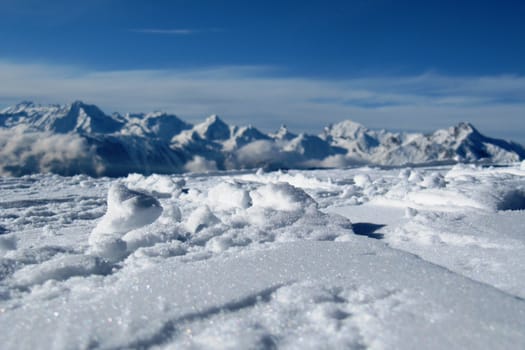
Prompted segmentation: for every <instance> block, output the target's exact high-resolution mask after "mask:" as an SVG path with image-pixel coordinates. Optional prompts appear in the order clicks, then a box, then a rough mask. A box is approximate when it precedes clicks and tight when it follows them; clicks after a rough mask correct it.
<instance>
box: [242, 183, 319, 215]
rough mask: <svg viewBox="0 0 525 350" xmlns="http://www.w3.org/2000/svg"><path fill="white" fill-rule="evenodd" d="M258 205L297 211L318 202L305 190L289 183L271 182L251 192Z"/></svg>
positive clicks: (255, 204) (254, 201)
mask: <svg viewBox="0 0 525 350" xmlns="http://www.w3.org/2000/svg"><path fill="white" fill-rule="evenodd" d="M250 195H251V197H252V200H253V205H254V206H256V207H261V208H267V209H273V210H279V211H296V210H300V209H303V208H305V207H306V206H310V205H314V206H316V205H317V203H316V202H315V201H314V200H313V199H312V197H310V196H309V195H308V194H306V192H304V191H303V190H301V189H299V188H297V187H294V186H292V185H290V184H288V183H277V184H273V183H269V184H267V185H264V186H261V187H259V188H258V189H256V190H254V191H252V192H251V193H250Z"/></svg>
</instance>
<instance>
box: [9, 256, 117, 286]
mask: <svg viewBox="0 0 525 350" xmlns="http://www.w3.org/2000/svg"><path fill="white" fill-rule="evenodd" d="M109 271H110V267H109V265H107V264H106V263H104V262H103V261H101V260H100V259H98V258H96V257H92V256H88V255H61V256H58V257H56V258H53V259H51V260H48V261H45V262H43V263H41V264H34V265H28V266H26V267H24V268H22V269H20V270H18V271H16V272H15V273H14V274H13V281H14V285H16V286H19V287H29V286H32V285H36V284H42V283H44V282H46V281H49V280H55V281H63V280H66V279H69V278H71V277H75V276H90V275H93V274H95V275H104V274H107V273H109Z"/></svg>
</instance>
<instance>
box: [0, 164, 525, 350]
mask: <svg viewBox="0 0 525 350" xmlns="http://www.w3.org/2000/svg"><path fill="white" fill-rule="evenodd" d="M524 186H525V168H524V165H523V164H516V165H515V166H511V167H502V168H481V167H471V166H455V167H452V168H448V167H435V168H416V169H410V168H407V169H393V170H380V169H373V168H358V169H349V170H331V171H311V172H298V171H291V172H272V173H264V172H262V171H259V172H257V173H244V174H239V173H229V174H224V175H221V176H200V175H187V176H184V177H182V176H159V175H153V176H148V177H145V176H142V175H130V176H128V177H127V178H122V179H117V180H108V179H92V178H89V177H85V176H76V177H68V178H61V177H57V176H40V175H39V176H29V177H24V178H2V179H0V190H1V191H2V193H3V194H4V196H3V198H2V199H1V200H0V209H1V211H0V228H1V230H0V327H1V328H2V329H8V330H9V331H8V332H0V344H2V346H1V347H2V349H20V348H22V349H23V348H27V349H29V348H31V349H33V348H42V349H44V348H45V349H49V348H57V349H66V348H67V349H70V348H148V347H153V346H158V347H159V348H173V349H180V348H231V349H233V348H272V347H275V346H277V347H280V348H298V347H301V348H319V347H325V348H374V349H381V348H420V347H421V344H425V347H426V348H443V347H449V348H458V349H459V348H486V349H494V348H509V347H523V346H525V335H524V334H523V331H522V330H523V329H525V323H524V322H525V317H524V315H525V302H524V301H523V300H524V299H523V298H525V264H524V263H523V262H524V258H523V257H524V256H525V237H524V236H523V232H525V216H524V215H525V211H524V210H523V209H525V208H524V206H523V198H524V197H523V193H524V192H523V189H524V188H525V187H524Z"/></svg>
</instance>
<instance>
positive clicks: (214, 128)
mask: <svg viewBox="0 0 525 350" xmlns="http://www.w3.org/2000/svg"><path fill="white" fill-rule="evenodd" d="M194 130H195V131H196V132H197V133H198V134H199V135H200V136H201V137H202V138H205V139H210V140H225V139H228V138H229V137H230V134H231V130H230V127H229V126H228V124H226V123H225V122H224V121H223V120H222V119H221V118H219V116H218V115H216V114H212V115H210V116H209V117H208V118H206V119H205V120H204V122H202V123H201V124H197V125H195V127H194Z"/></svg>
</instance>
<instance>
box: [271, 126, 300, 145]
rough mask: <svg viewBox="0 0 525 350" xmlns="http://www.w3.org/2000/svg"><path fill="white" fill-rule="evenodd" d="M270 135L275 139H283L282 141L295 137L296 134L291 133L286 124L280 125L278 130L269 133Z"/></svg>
mask: <svg viewBox="0 0 525 350" xmlns="http://www.w3.org/2000/svg"><path fill="white" fill-rule="evenodd" d="M270 136H271V137H273V138H274V139H277V140H284V141H290V140H292V139H294V138H296V137H297V135H296V134H294V133H291V132H290V130H288V127H287V126H286V125H284V124H283V125H281V127H280V128H279V130H277V132H276V133H274V134H270Z"/></svg>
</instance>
